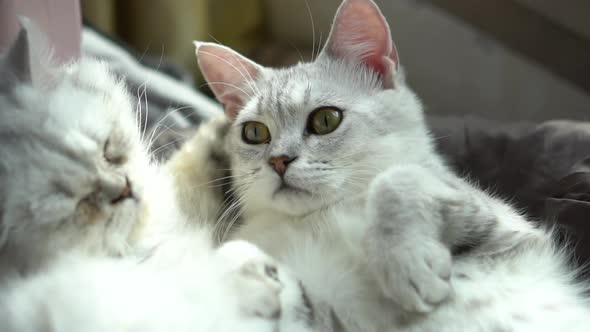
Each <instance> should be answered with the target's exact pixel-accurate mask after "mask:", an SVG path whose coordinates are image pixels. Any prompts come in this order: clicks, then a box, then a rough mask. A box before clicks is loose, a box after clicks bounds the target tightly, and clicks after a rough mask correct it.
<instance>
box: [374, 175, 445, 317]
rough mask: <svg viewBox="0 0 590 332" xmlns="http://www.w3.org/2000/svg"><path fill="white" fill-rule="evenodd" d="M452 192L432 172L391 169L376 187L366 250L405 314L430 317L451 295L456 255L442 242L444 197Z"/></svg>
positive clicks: (384, 288) (382, 282)
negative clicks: (441, 213) (451, 277)
mask: <svg viewBox="0 0 590 332" xmlns="http://www.w3.org/2000/svg"><path fill="white" fill-rule="evenodd" d="M450 192H451V191H450V190H449V189H448V188H446V187H444V186H441V185H440V181H438V180H437V179H436V178H433V176H432V174H430V173H429V172H428V171H427V170H425V169H423V168H421V167H419V166H418V167H415V166H400V167H395V168H391V169H389V170H388V171H386V172H384V173H382V174H381V175H379V176H378V177H377V178H376V179H375V180H374V181H373V183H372V184H371V187H370V189H369V197H368V200H367V214H368V219H369V222H370V227H369V229H368V232H367V237H366V246H367V249H368V252H367V254H368V257H369V259H370V262H371V264H370V267H371V268H372V269H373V271H374V272H375V275H376V279H377V281H378V283H379V285H380V286H381V289H382V291H383V292H384V295H385V296H387V297H388V298H390V299H391V300H393V301H394V302H397V303H398V304H399V305H400V306H401V307H402V308H403V309H405V310H407V311H413V312H429V311H431V310H433V309H434V308H435V307H436V306H437V305H438V304H440V303H441V302H442V301H444V300H445V299H446V298H447V297H448V296H449V295H450V292H451V285H450V283H449V278H450V275H451V267H452V260H451V253H450V250H449V248H447V247H446V246H445V245H443V243H441V242H440V241H439V240H438V237H437V235H436V234H439V232H440V229H441V227H444V226H445V225H444V222H443V220H441V217H440V214H439V213H438V211H439V210H440V207H439V198H440V197H444V196H445V195H449V193H450Z"/></svg>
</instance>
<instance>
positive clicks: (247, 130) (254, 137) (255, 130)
mask: <svg viewBox="0 0 590 332" xmlns="http://www.w3.org/2000/svg"><path fill="white" fill-rule="evenodd" d="M242 139H243V140H244V142H246V143H247V144H263V143H268V142H270V131H269V130H268V127H267V126H266V125H264V124H263V123H260V122H256V121H249V122H246V123H244V126H243V127H242Z"/></svg>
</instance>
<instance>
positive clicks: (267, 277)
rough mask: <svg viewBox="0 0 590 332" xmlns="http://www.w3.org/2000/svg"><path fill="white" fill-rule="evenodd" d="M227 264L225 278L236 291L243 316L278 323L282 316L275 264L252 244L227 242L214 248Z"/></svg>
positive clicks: (278, 281) (279, 286)
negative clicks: (276, 321)
mask: <svg viewBox="0 0 590 332" xmlns="http://www.w3.org/2000/svg"><path fill="white" fill-rule="evenodd" d="M217 254H218V255H219V256H221V257H222V259H223V260H224V261H225V262H226V263H227V270H226V276H227V277H228V278H229V281H230V283H231V285H232V286H233V287H234V289H235V291H236V292H237V297H238V304H239V306H240V308H241V310H243V312H244V313H245V314H246V315H251V316H256V317H260V318H264V319H272V320H278V319H279V318H280V316H281V299H280V295H281V288H282V285H281V282H280V280H279V278H278V270H277V265H276V264H275V262H274V261H273V260H272V258H270V257H269V256H268V255H266V254H265V253H264V252H262V250H260V249H258V248H257V247H256V246H255V245H253V244H250V243H248V242H246V241H230V242H227V243H225V244H223V245H222V246H221V247H220V248H219V249H217Z"/></svg>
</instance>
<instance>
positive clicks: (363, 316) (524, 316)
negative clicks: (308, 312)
mask: <svg viewBox="0 0 590 332" xmlns="http://www.w3.org/2000/svg"><path fill="white" fill-rule="evenodd" d="M197 56H198V59H199V65H200V67H201V70H202V72H203V74H204V76H205V78H206V79H207V80H208V82H209V84H210V85H211V88H212V89H213V92H214V93H215V95H216V97H217V99H218V100H219V101H220V102H221V103H222V104H223V105H224V107H225V113H226V115H227V117H228V119H229V122H228V123H224V122H223V120H217V121H215V122H213V123H211V124H210V125H209V126H208V127H205V128H202V129H201V131H200V133H199V134H198V135H197V137H196V138H195V139H193V140H192V141H191V142H189V143H187V145H186V146H185V147H184V148H183V149H182V150H181V151H180V152H179V153H178V154H177V155H176V156H175V157H174V158H173V159H172V161H171V165H172V167H175V168H176V176H177V186H178V188H177V192H178V194H179V197H180V198H181V205H182V206H183V207H184V208H185V209H186V210H187V211H189V212H190V211H191V208H192V207H194V206H199V207H209V211H210V213H215V208H214V207H215V206H216V205H217V206H219V204H220V200H221V199H222V197H223V195H222V193H219V192H215V191H211V192H209V193H207V192H206V191H205V189H206V188H207V187H206V185H208V184H211V183H212V184H214V185H213V186H211V187H219V185H220V184H222V183H223V182H224V181H227V180H228V179H230V180H231V181H232V182H233V188H232V189H231V190H230V195H229V196H228V199H230V200H232V199H233V202H232V203H231V204H230V206H229V208H228V207H227V206H226V208H227V209H228V210H230V212H229V213H225V214H223V215H221V216H220V217H221V219H224V217H226V216H227V215H231V210H235V209H240V211H239V212H240V214H241V218H242V220H241V222H240V225H239V226H236V227H234V229H233V231H232V233H231V238H239V239H247V240H249V241H252V242H254V243H256V244H257V245H259V246H260V247H261V248H263V249H264V250H265V251H266V252H268V253H270V254H271V255H272V256H274V257H275V258H277V259H278V260H280V261H281V262H283V263H285V264H287V265H288V266H289V267H290V268H291V269H292V270H294V271H295V272H296V275H297V277H299V278H300V279H301V280H302V282H303V284H304V285H305V287H306V288H307V293H308V295H309V297H310V298H311V302H312V303H313V305H314V308H315V314H316V319H317V321H316V323H318V324H320V326H322V327H320V328H319V329H320V330H331V329H335V328H334V326H333V322H334V320H333V319H329V318H330V317H334V315H333V313H335V316H336V317H338V318H339V319H340V320H341V321H342V323H343V325H344V326H345V327H346V328H347V330H349V331H440V332H443V331H449V332H450V331H489V332H492V331H587V330H588V324H589V323H590V307H589V302H588V298H587V297H585V296H584V295H583V291H584V290H585V288H586V286H585V285H581V284H577V283H576V282H575V281H574V277H575V273H574V271H573V270H572V269H571V268H570V267H569V266H568V263H567V257H566V255H565V254H564V253H563V252H562V251H561V250H560V249H558V248H556V246H555V243H554V241H553V238H552V234H551V233H550V232H547V231H545V230H542V229H539V228H536V227H535V226H534V225H533V224H532V223H530V222H529V221H527V220H526V219H525V217H524V216H523V215H521V214H520V213H518V212H517V211H515V210H514V209H513V208H512V207H511V206H510V205H509V204H507V203H506V202H504V201H502V200H500V199H497V198H494V197H491V196H490V195H488V194H487V193H485V192H483V191H481V190H479V189H477V188H476V187H475V186H473V185H471V184H470V183H468V182H467V181H465V180H464V179H462V178H460V177H458V176H457V175H455V174H453V173H452V172H451V171H450V170H449V168H448V167H447V166H446V165H445V163H444V162H443V160H442V159H441V157H439V156H438V155H437V154H436V153H435V151H434V148H433V142H432V138H431V135H430V133H429V131H428V128H427V127H426V125H425V122H424V119H423V112H422V106H421V104H420V100H419V99H418V97H416V95H415V94H414V93H413V92H412V91H411V90H410V88H409V87H408V85H407V84H406V83H405V81H404V78H403V75H402V72H401V69H400V67H399V57H398V54H397V51H396V49H395V47H394V45H393V43H392V40H391V34H390V30H389V26H388V24H387V23H386V21H385V19H384V17H383V16H382V14H381V13H380V11H379V9H378V7H377V6H376V5H375V4H374V3H373V2H372V1H370V0H345V1H343V3H342V5H341V6H340V8H339V9H338V12H337V14H336V17H335V19H334V23H333V27H332V31H331V33H330V36H329V38H328V41H327V44H326V46H325V48H324V49H323V51H322V53H321V54H320V55H319V56H318V57H317V59H315V61H313V62H311V63H300V64H298V65H295V66H293V67H290V68H284V69H270V68H265V67H262V66H260V65H258V64H256V63H254V62H252V61H250V60H248V59H246V58H245V57H243V56H241V55H239V54H238V53H236V52H235V51H233V50H231V49H229V48H226V47H223V46H220V45H216V44H211V43H197ZM433 61H436V60H435V59H434V60H433ZM441 84H444V83H441ZM223 140H225V142H224V141H223ZM197 150H198V152H197ZM207 151H208V152H207ZM224 153H226V154H227V161H224V159H223V158H220V156H223V154H224ZM207 158H208V159H207ZM224 163H226V164H224ZM222 169H229V170H231V174H229V175H224V174H223V171H222ZM224 176H225V178H224ZM211 177H213V182H208V181H211V180H212V179H211ZM216 178H217V179H216ZM195 188H197V189H195ZM201 210H202V209H201ZM233 221H234V220H230V222H233ZM331 308H333V313H332V312H331ZM322 324H325V325H322ZM330 325H332V326H330Z"/></svg>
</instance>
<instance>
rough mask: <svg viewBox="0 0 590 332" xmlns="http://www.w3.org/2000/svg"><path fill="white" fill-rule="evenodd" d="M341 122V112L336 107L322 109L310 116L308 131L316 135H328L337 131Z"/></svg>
mask: <svg viewBox="0 0 590 332" xmlns="http://www.w3.org/2000/svg"><path fill="white" fill-rule="evenodd" d="M341 122H342V111H341V110H339V109H337V108H335V107H320V108H318V109H316V110H314V111H313V112H311V114H310V115H309V117H308V119H307V131H308V132H309V133H311V134H315V135H326V134H329V133H331V132H333V131H334V130H336V128H338V126H340V123H341Z"/></svg>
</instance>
